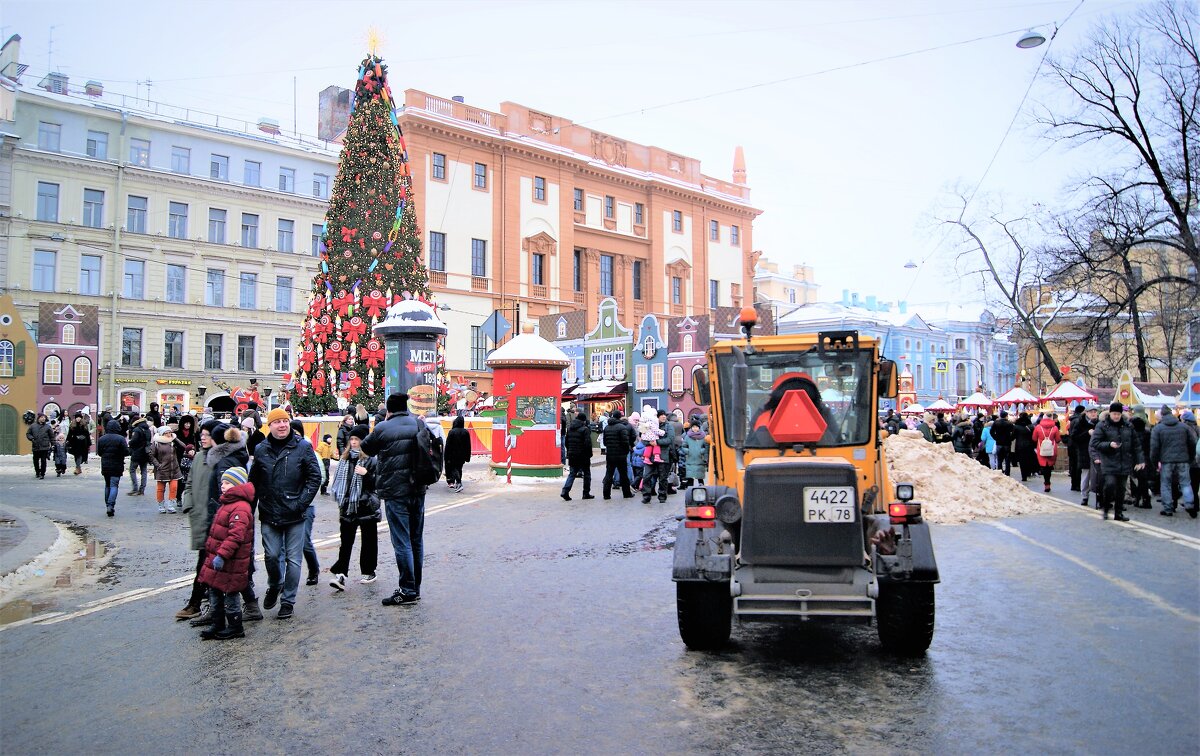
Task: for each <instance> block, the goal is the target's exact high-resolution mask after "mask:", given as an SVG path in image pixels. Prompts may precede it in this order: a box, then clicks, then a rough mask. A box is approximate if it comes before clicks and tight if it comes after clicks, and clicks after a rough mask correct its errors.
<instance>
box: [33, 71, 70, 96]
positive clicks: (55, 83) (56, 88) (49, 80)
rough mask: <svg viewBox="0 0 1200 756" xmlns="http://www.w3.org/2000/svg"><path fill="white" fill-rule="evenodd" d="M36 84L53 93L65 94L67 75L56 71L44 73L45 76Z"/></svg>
mask: <svg viewBox="0 0 1200 756" xmlns="http://www.w3.org/2000/svg"><path fill="white" fill-rule="evenodd" d="M38 86H39V87H41V88H42V89H44V90H46V91H47V92H51V93H53V94H66V93H67V75H66V74H65V73H58V72H55V73H50V74H46V76H45V78H43V79H42V80H41V81H39V82H38Z"/></svg>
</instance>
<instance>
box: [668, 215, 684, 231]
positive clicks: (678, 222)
mask: <svg viewBox="0 0 1200 756" xmlns="http://www.w3.org/2000/svg"><path fill="white" fill-rule="evenodd" d="M671 230H672V231H683V212H682V211H680V210H672V211H671Z"/></svg>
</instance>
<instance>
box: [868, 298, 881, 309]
mask: <svg viewBox="0 0 1200 756" xmlns="http://www.w3.org/2000/svg"><path fill="white" fill-rule="evenodd" d="M867 309H868V310H870V311H871V312H878V311H879V309H878V308H877V307H876V306H875V295H874V294H872V295H871V296H869V297H867Z"/></svg>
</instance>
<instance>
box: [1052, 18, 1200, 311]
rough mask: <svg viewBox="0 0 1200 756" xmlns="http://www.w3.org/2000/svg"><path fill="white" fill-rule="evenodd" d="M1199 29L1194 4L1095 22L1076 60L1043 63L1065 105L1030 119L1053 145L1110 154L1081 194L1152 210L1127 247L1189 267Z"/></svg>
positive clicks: (1197, 180)
mask: <svg viewBox="0 0 1200 756" xmlns="http://www.w3.org/2000/svg"><path fill="white" fill-rule="evenodd" d="M1198 25H1200V21H1198V19H1197V11H1196V5H1195V4H1194V3H1192V2H1190V1H1187V0H1184V1H1183V2H1177V1H1174V0H1160V2H1158V3H1155V4H1154V5H1152V6H1148V7H1144V8H1142V9H1141V10H1139V11H1138V12H1137V13H1136V14H1134V15H1132V16H1127V17H1120V18H1112V19H1109V20H1108V21H1106V22H1103V23H1101V24H1100V25H1098V26H1097V27H1096V28H1095V29H1094V30H1093V32H1092V33H1091V35H1090V36H1089V38H1088V40H1087V42H1086V43H1085V44H1084V45H1083V46H1082V48H1081V49H1080V50H1079V51H1078V52H1076V53H1075V54H1074V55H1072V56H1070V57H1068V58H1066V59H1051V60H1050V61H1048V69H1047V72H1046V75H1047V76H1048V77H1049V79H1050V80H1051V81H1052V82H1053V83H1054V85H1055V87H1056V89H1057V90H1058V91H1060V92H1063V93H1065V94H1066V95H1067V98H1066V99H1067V103H1066V105H1065V107H1061V108H1060V107H1054V106H1047V107H1046V108H1045V109H1044V112H1043V113H1042V114H1041V115H1040V116H1039V117H1038V120H1039V121H1040V122H1041V123H1042V124H1043V125H1044V126H1045V128H1046V130H1047V133H1048V135H1049V136H1051V137H1052V138H1055V139H1059V140H1064V141H1066V142H1068V143H1071V144H1076V145H1078V144H1084V143H1097V144H1099V145H1102V146H1103V147H1104V148H1105V149H1106V150H1112V152H1111V154H1112V155H1113V156H1114V161H1115V164H1116V167H1115V170H1113V171H1112V172H1110V174H1109V175H1107V176H1105V177H1096V178H1092V179H1089V180H1087V181H1085V182H1084V183H1083V186H1082V187H1081V189H1082V190H1083V192H1084V194H1085V195H1086V196H1088V197H1090V198H1091V201H1093V202H1094V201H1096V200H1097V199H1098V200H1100V201H1102V202H1110V201H1115V202H1128V201H1133V202H1134V203H1135V205H1136V206H1137V207H1139V208H1143V209H1146V210H1148V211H1150V215H1151V217H1152V218H1153V219H1154V220H1156V221H1158V222H1152V223H1148V224H1146V225H1145V231H1146V232H1147V233H1146V236H1145V238H1142V239H1137V240H1135V245H1136V244H1142V243H1149V244H1157V245H1162V246H1165V247H1168V248H1173V249H1177V250H1178V251H1179V252H1180V253H1182V254H1183V255H1185V256H1186V257H1187V258H1188V259H1189V260H1190V261H1191V264H1192V265H1194V266H1195V267H1196V268H1200V249H1198V248H1197V240H1196V235H1195V230H1194V229H1193V224H1194V223H1195V220H1196V219H1195V217H1194V214H1195V212H1196V209H1197V190H1198V188H1200V176H1198V165H1200V163H1198V161H1200V152H1197V150H1200V122H1198V120H1197V119H1198V117H1200V56H1198V54H1197V47H1196V40H1195V28H1196V27H1197V26H1198ZM1135 299H1136V297H1135Z"/></svg>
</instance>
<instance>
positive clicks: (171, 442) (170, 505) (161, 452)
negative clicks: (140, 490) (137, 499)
mask: <svg viewBox="0 0 1200 756" xmlns="http://www.w3.org/2000/svg"><path fill="white" fill-rule="evenodd" d="M147 454H148V456H149V458H150V464H151V465H153V467H154V483H155V497H156V498H157V500H158V512H159V514H166V513H167V512H170V513H171V514H175V495H176V493H177V492H178V487H179V481H180V479H181V478H183V471H182V470H180V467H179V458H178V457H176V456H175V431H173V430H171V429H170V428H169V427H167V428H163V429H162V430H161V431H160V432H158V433H156V434H155V435H154V437H153V440H152V441H151V442H150V448H149V449H148V450H147ZM164 498H165V501H164Z"/></svg>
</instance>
